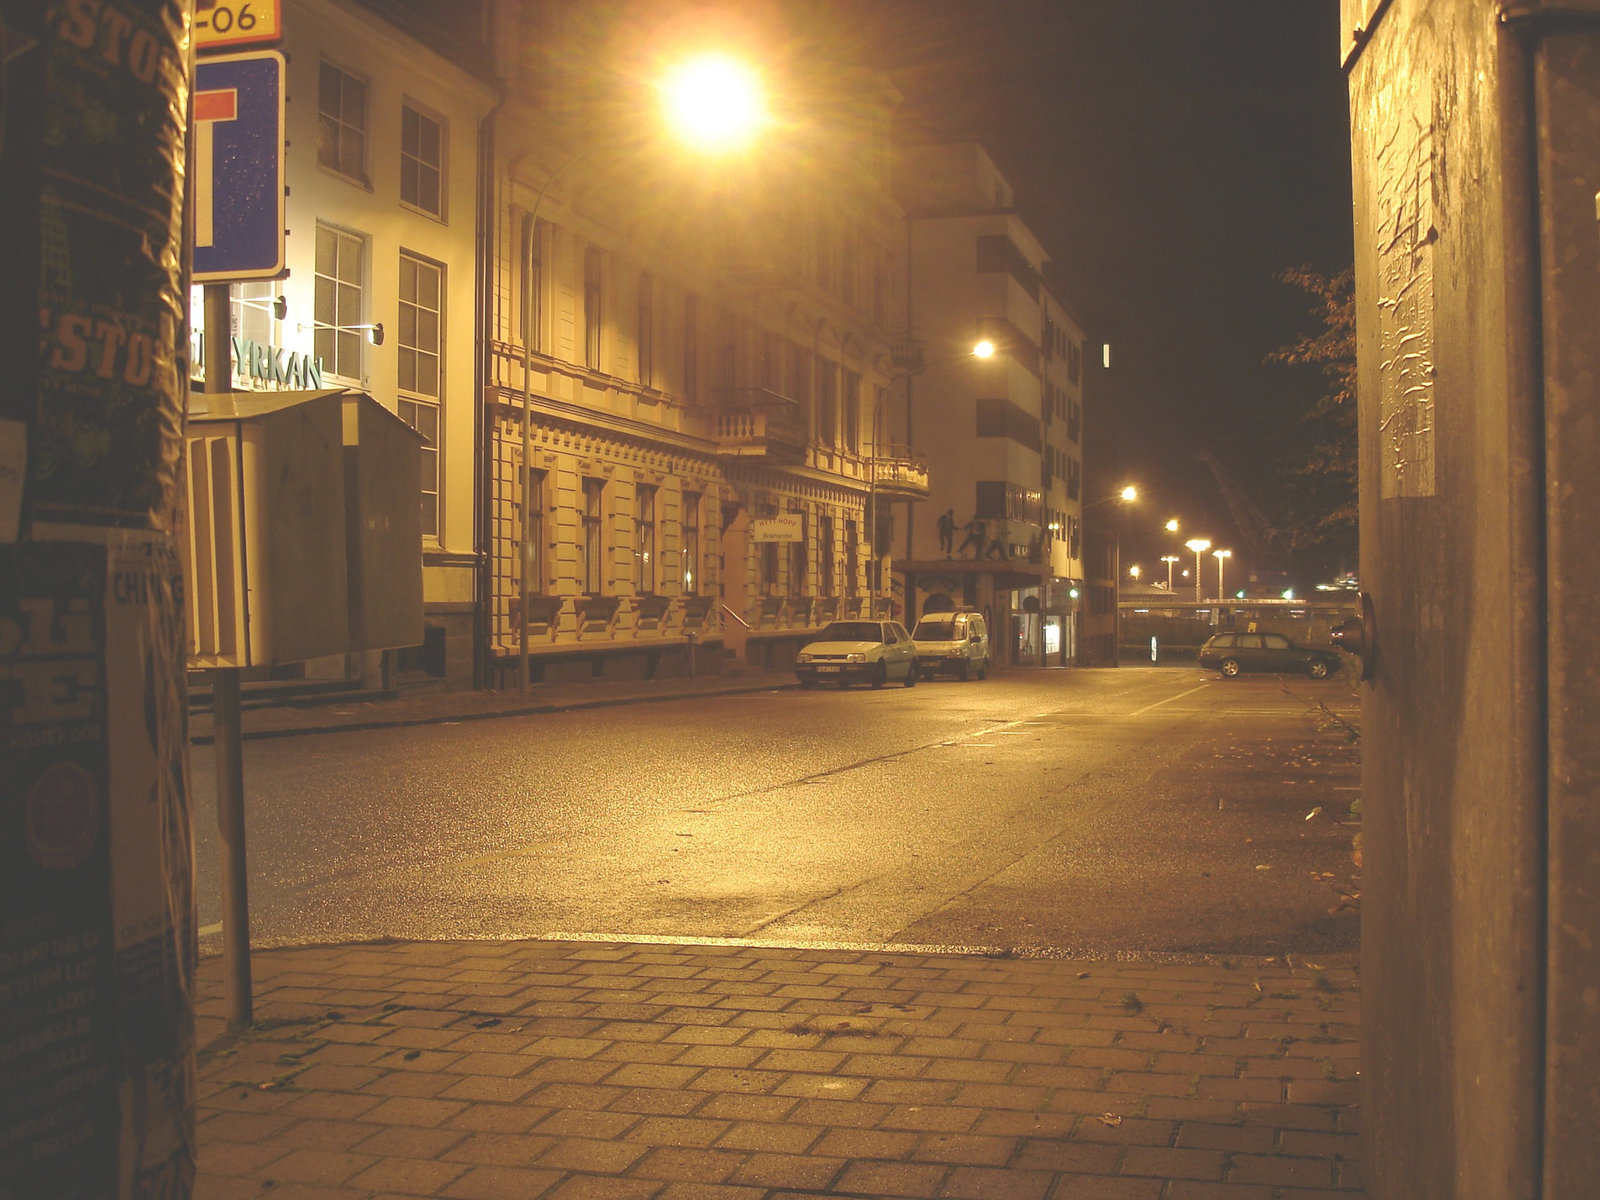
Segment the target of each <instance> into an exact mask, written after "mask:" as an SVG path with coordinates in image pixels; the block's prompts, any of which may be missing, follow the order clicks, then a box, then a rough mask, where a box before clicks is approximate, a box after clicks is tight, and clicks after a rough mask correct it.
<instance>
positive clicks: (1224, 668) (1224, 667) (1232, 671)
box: [1217, 658, 1239, 679]
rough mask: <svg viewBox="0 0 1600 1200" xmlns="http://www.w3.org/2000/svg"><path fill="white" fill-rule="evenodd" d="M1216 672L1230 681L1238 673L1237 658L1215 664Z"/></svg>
mask: <svg viewBox="0 0 1600 1200" xmlns="http://www.w3.org/2000/svg"><path fill="white" fill-rule="evenodd" d="M1217 670H1219V671H1221V672H1222V673H1223V674H1224V675H1226V676H1227V677H1228V678H1229V679H1232V678H1233V677H1234V676H1235V675H1237V674H1238V673H1239V660H1238V659H1237V658H1225V659H1223V660H1222V661H1221V662H1220V663H1218V664H1217Z"/></svg>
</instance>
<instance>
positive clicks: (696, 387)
mask: <svg viewBox="0 0 1600 1200" xmlns="http://www.w3.org/2000/svg"><path fill="white" fill-rule="evenodd" d="M683 398H684V399H685V400H687V401H688V402H689V403H690V404H693V403H695V402H696V401H697V400H699V399H700V297H699V296H695V295H688V296H685V297H684V298H683Z"/></svg>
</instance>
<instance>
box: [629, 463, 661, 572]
mask: <svg viewBox="0 0 1600 1200" xmlns="http://www.w3.org/2000/svg"><path fill="white" fill-rule="evenodd" d="M633 500H634V510H633V528H634V537H633V554H634V575H633V584H634V589H635V590H636V591H637V593H638V594H639V595H641V596H647V595H649V594H651V593H652V592H654V591H655V590H656V489H655V486H654V485H653V484H648V483H641V484H637V485H635V487H634V489H633Z"/></svg>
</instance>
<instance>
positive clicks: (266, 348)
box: [193, 0, 496, 687]
mask: <svg viewBox="0 0 1600 1200" xmlns="http://www.w3.org/2000/svg"><path fill="white" fill-rule="evenodd" d="M449 7H450V10H451V11H450V13H449V14H448V19H447V20H446V19H443V18H442V17H441V14H440V12H439V10H438V6H433V5H428V4H425V3H414V4H407V3H402V2H390V3H383V4H376V3H374V4H371V5H368V4H360V3H355V2H354V0H285V3H284V6H283V9H284V13H283V28H284V37H283V41H282V45H281V49H282V51H283V53H284V56H285V58H286V60H287V73H286V79H285V95H286V103H285V116H284V120H285V128H284V135H285V141H286V144H287V150H286V179H287V184H288V195H287V199H286V217H287V220H286V227H287V231H288V234H287V264H288V266H287V271H286V272H285V274H284V276H283V277H282V278H280V279H274V280H268V281H263V282H257V283H244V284H234V285H232V329H231V331H230V332H231V335H232V337H231V341H232V348H233V355H234V360H235V361H234V363H233V376H234V386H235V387H236V388H239V389H241V390H252V389H257V390H286V389H295V388H306V387H321V388H337V387H345V388H349V389H352V390H355V391H361V392H366V393H368V394H370V395H371V396H373V397H374V398H375V399H377V400H378V401H379V402H380V403H382V404H383V405H384V406H385V407H386V408H387V409H389V411H391V412H393V413H395V414H397V415H398V416H400V417H401V418H403V419H404V420H405V421H406V422H407V423H408V424H410V425H411V426H412V427H413V428H414V429H416V430H417V432H418V433H420V434H421V435H422V437H423V440H424V447H423V454H422V473H421V479H420V481H419V498H418V502H419V504H420V505H421V509H422V514H421V516H422V521H421V525H422V532H423V547H422V551H423V599H424V619H425V634H424V640H423V642H422V643H421V644H420V645H418V646H416V647H413V648H410V649H405V650H398V651H389V652H385V654H384V655H382V656H379V655H376V654H374V655H369V656H366V660H365V661H356V662H346V661H345V660H343V659H340V660H337V661H315V662H312V663H308V664H306V666H305V668H304V669H305V672H306V673H307V674H308V675H311V676H330V675H332V676H343V675H345V674H347V673H348V674H355V675H365V676H366V677H368V678H369V680H372V679H376V678H378V677H386V678H387V679H389V680H390V681H394V680H397V679H399V680H411V681H420V680H430V679H440V680H444V681H445V682H446V683H447V684H448V685H451V686H456V687H467V686H471V683H472V678H473V655H474V642H475V629H474V620H475V613H476V606H475V603H474V601H475V575H476V571H477V558H476V542H475V538H476V528H475V526H476V520H475V504H476V492H475V471H476V464H477V457H478V440H479V431H478V422H479V419H480V414H481V405H480V403H479V396H480V394H481V389H480V387H479V380H478V356H477V352H476V333H477V313H478V304H477V298H476V277H477V265H478V238H477V232H478V224H479V222H478V202H479V180H478V165H479V155H478V139H479V134H480V127H481V125H482V123H483V122H484V120H485V119H486V117H487V115H488V113H489V112H490V110H491V109H492V108H493V106H494V103H495V100H496V94H495V92H494V89H493V88H492V87H491V86H490V84H489V83H487V82H486V79H487V77H488V64H487V58H486V56H485V52H484V38H483V33H484V30H485V28H486V27H485V25H484V15H485V6H484V4H483V3H481V2H473V0H463V2H460V3H455V4H452V5H451V6H449ZM198 292H199V289H196V299H195V302H194V304H193V313H194V326H195V331H196V334H195V344H196V347H197V349H198V348H199V347H200V346H203V344H204V339H203V328H202V327H203V324H204V317H203V309H202V306H201V305H200V304H199V301H198ZM199 357H200V356H199V355H198V354H197V355H196V360H197V361H196V368H197V372H198V370H199V362H198V359H199ZM286 364H294V366H295V367H296V369H294V370H286V369H284V368H285V365H286ZM301 364H304V366H303V367H302V366H301Z"/></svg>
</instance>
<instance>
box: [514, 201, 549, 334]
mask: <svg viewBox="0 0 1600 1200" xmlns="http://www.w3.org/2000/svg"><path fill="white" fill-rule="evenodd" d="M517 224H518V228H519V229H520V231H521V232H520V238H519V240H518V245H517V278H518V279H520V280H521V282H522V285H521V287H519V288H518V289H517V313H518V318H517V319H518V321H519V322H520V324H519V325H518V333H519V335H520V336H521V338H522V339H523V341H524V343H526V345H527V347H528V349H529V350H533V351H538V350H541V349H543V347H544V332H543V331H544V243H545V233H546V231H547V230H548V229H549V225H548V224H547V223H546V222H544V221H535V220H534V218H533V216H532V214H530V213H524V214H523V215H522V219H521V220H520V221H518V223H517Z"/></svg>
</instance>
